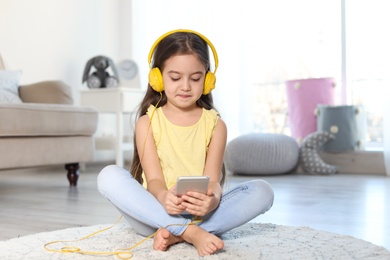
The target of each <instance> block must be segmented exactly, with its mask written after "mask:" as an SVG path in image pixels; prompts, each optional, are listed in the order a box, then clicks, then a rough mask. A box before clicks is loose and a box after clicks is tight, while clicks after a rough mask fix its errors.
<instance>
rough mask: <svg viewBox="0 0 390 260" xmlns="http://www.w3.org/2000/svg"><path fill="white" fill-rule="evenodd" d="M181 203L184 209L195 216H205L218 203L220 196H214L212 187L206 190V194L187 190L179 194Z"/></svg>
mask: <svg viewBox="0 0 390 260" xmlns="http://www.w3.org/2000/svg"><path fill="white" fill-rule="evenodd" d="M181 199H182V202H181V205H182V206H183V207H184V208H185V210H186V211H187V212H188V213H190V214H192V215H195V216H199V217H202V216H205V215H207V214H208V213H210V212H211V211H213V210H214V209H216V208H217V207H218V205H219V201H220V198H218V197H217V196H215V194H214V193H213V190H212V189H209V190H208V191H207V194H203V193H199V192H196V191H188V192H187V193H186V194H185V195H183V196H181Z"/></svg>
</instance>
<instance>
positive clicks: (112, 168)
mask: <svg viewBox="0 0 390 260" xmlns="http://www.w3.org/2000/svg"><path fill="white" fill-rule="evenodd" d="M121 171H124V169H123V168H121V167H119V166H117V165H108V166H106V167H104V168H103V169H102V170H101V171H100V172H99V174H98V177H97V186H98V189H99V190H100V191H101V190H105V189H107V188H108V187H110V186H112V183H114V182H115V179H117V177H118V174H120V173H121Z"/></svg>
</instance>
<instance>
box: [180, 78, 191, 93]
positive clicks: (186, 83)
mask: <svg viewBox="0 0 390 260" xmlns="http://www.w3.org/2000/svg"><path fill="white" fill-rule="evenodd" d="M182 89H183V90H184V91H190V90H191V84H190V80H189V79H185V80H184V82H183V85H182Z"/></svg>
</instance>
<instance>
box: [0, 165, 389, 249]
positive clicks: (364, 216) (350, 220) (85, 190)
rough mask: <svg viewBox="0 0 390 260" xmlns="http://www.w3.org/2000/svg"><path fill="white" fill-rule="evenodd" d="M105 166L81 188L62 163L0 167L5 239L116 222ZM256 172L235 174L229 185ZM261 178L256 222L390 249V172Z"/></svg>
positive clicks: (90, 172)
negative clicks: (266, 206)
mask: <svg viewBox="0 0 390 260" xmlns="http://www.w3.org/2000/svg"><path fill="white" fill-rule="evenodd" d="M103 166H104V165H98V164H93V165H87V167H86V170H85V171H84V172H81V173H80V178H79V184H78V187H77V188H70V187H69V186H68V182H67V179H66V177H65V171H64V170H63V169H62V167H50V168H34V169H23V170H9V171H0V176H1V179H0V225H1V226H0V240H6V239H9V238H14V237H18V236H24V235H28V234H33V233H37V232H46V231H52V230H57V229H64V228H69V227H78V226H89V225H96V224H106V223H114V222H115V221H116V220H117V219H118V217H119V213H118V212H117V211H116V210H115V209H114V208H113V207H112V206H111V204H110V203H109V202H107V201H106V200H105V199H104V198H103V197H102V196H101V195H100V194H99V193H98V191H97V189H96V176H97V173H98V172H99V170H100V169H101V168H102V167H103ZM251 178H253V177H243V176H240V177H239V176H229V178H228V182H227V184H226V186H227V187H229V186H232V185H234V184H235V183H238V182H241V181H246V180H250V179H251ZM258 178H259V177H258ZM261 178H262V179H265V180H267V181H268V182H269V183H270V184H271V185H272V187H273V188H274V191H275V202H274V206H273V207H272V209H271V210H270V211H269V212H267V213H266V214H264V215H262V216H259V217H257V218H256V219H254V220H253V221H254V222H263V223H274V224H280V225H289V226H309V227H312V228H315V229H318V230H325V231H329V232H334V233H339V234H346V235H351V236H354V237H356V238H360V239H364V240H366V241H369V242H372V243H374V244H376V245H380V246H384V247H386V248H387V249H389V250H390V177H385V176H375V175H371V176H369V175H352V174H337V175H333V176H312V175H304V174H287V175H278V176H262V177H261ZM254 203H255V202H254Z"/></svg>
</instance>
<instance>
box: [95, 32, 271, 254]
mask: <svg viewBox="0 0 390 260" xmlns="http://www.w3.org/2000/svg"><path fill="white" fill-rule="evenodd" d="M208 47H210V48H211V50H212V51H213V55H214V61H215V70H214V73H215V71H216V69H217V66H218V57H217V53H216V50H215V49H214V47H213V45H212V44H211V42H210V41H209V40H208V39H207V38H206V37H204V36H203V35H201V34H199V33H197V32H194V31H189V30H175V31H171V32H168V33H166V34H164V35H163V36H161V37H160V38H159V39H158V40H157V41H156V42H155V44H154V45H153V47H152V49H151V50H150V54H149V59H148V60H149V63H150V64H151V68H152V69H151V71H150V73H149V85H148V89H147V92H146V95H145V97H144V99H143V101H142V103H141V105H140V108H139V111H138V120H137V123H136V127H135V135H134V157H133V161H132V166H131V174H129V172H128V171H126V170H124V169H122V168H120V167H118V166H116V165H111V166H107V167H105V168H104V169H103V170H102V171H101V172H100V173H99V176H98V189H99V191H100V192H101V193H102V195H103V196H104V197H106V198H107V199H108V200H109V201H110V202H111V203H112V204H113V205H114V206H115V207H116V208H117V209H118V210H119V211H120V212H121V213H122V214H123V216H124V217H125V218H126V220H127V221H128V222H129V224H130V225H131V226H132V227H133V228H134V229H135V230H136V231H137V232H138V233H140V234H141V235H144V236H149V235H151V234H153V233H155V232H156V230H157V232H156V234H155V236H154V244H153V247H154V249H156V250H162V251H165V250H167V249H168V247H169V246H170V245H173V244H175V243H179V242H184V241H185V242H188V243H190V244H192V245H194V246H195V247H196V249H197V251H198V254H199V255H200V256H205V255H210V254H213V253H215V252H217V251H218V250H221V249H222V248H223V247H224V243H223V241H222V240H221V239H220V238H219V237H218V235H220V234H222V233H224V232H226V231H228V230H231V229H233V228H235V227H238V226H240V225H242V224H244V223H246V222H248V221H249V220H251V219H253V218H255V217H256V216H258V215H260V214H263V213H265V212H266V211H267V210H269V209H270V208H271V206H272V203H273V199H274V194H273V191H272V189H271V187H270V185H269V184H268V183H267V182H265V181H262V180H254V181H250V182H245V183H242V184H240V185H239V186H238V187H235V188H233V189H230V190H229V191H226V192H224V193H223V192H222V188H221V185H222V184H223V181H224V177H225V169H224V165H223V158H224V151H225V147H226V140H227V130H226V125H225V123H224V121H223V120H222V119H221V118H219V115H218V113H217V112H216V110H215V108H214V105H213V99H212V95H211V93H210V92H211V90H212V89H213V88H214V84H215V75H214V73H213V72H211V71H210V61H209V52H208ZM152 56H153V63H152V62H151V61H152ZM190 175H193V176H200V175H205V176H209V178H210V183H209V187H208V191H207V193H206V194H203V193H199V192H195V191H188V192H187V193H186V194H185V195H182V196H181V197H178V196H176V194H175V183H176V180H177V178H178V177H179V176H190ZM195 216H198V217H201V219H202V220H201V222H200V223H196V224H194V223H195V222H194V219H196V218H195Z"/></svg>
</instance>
